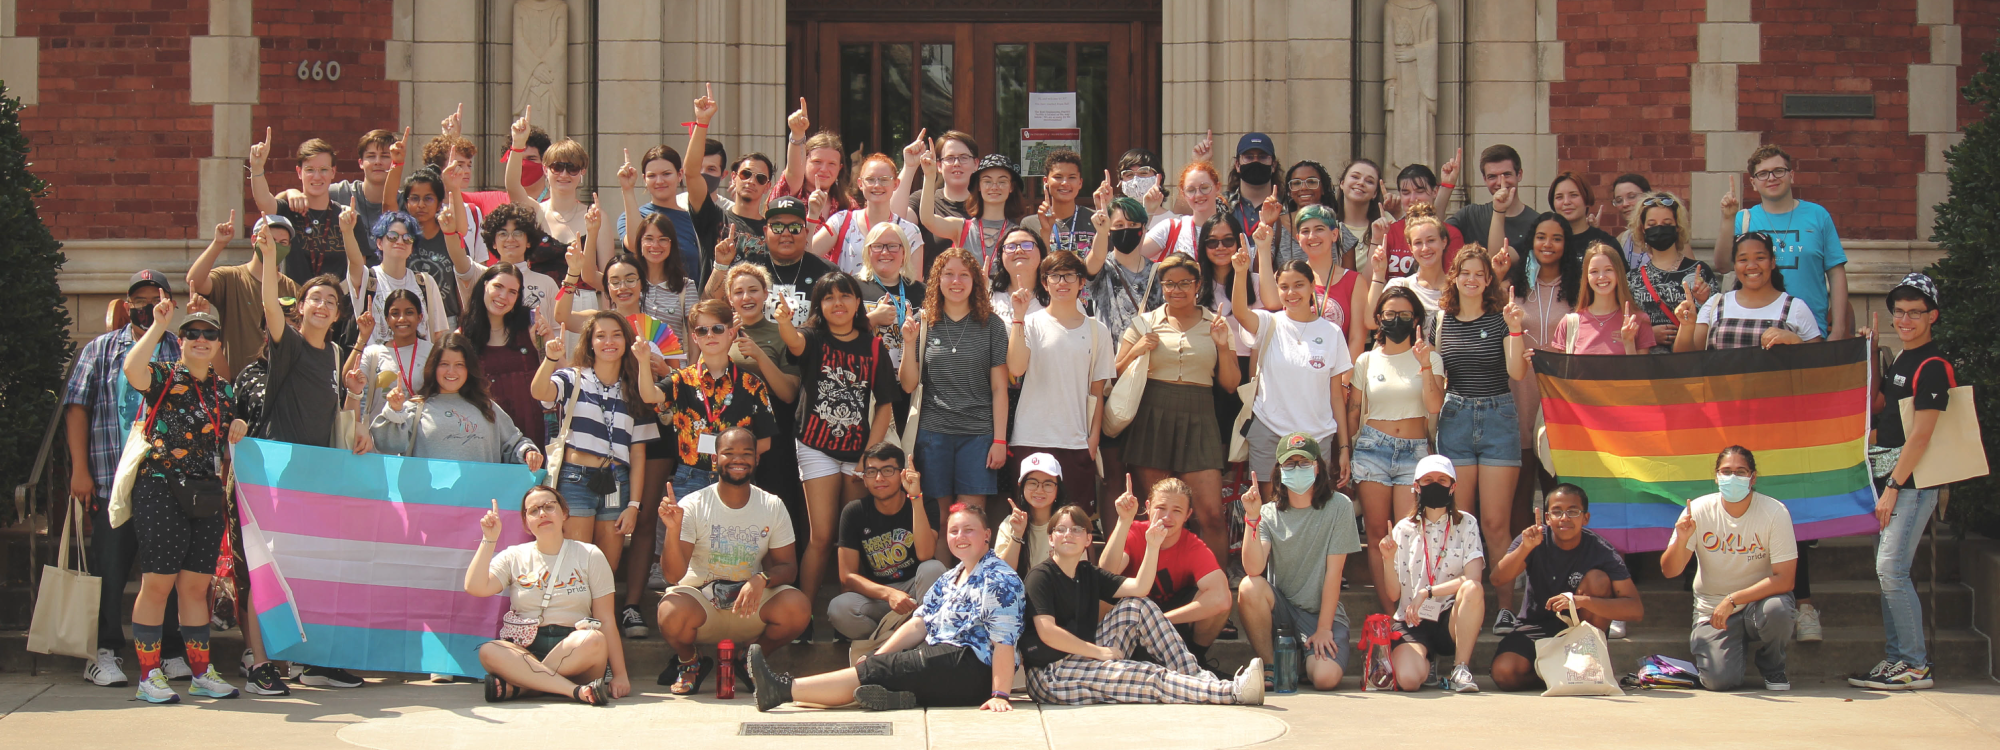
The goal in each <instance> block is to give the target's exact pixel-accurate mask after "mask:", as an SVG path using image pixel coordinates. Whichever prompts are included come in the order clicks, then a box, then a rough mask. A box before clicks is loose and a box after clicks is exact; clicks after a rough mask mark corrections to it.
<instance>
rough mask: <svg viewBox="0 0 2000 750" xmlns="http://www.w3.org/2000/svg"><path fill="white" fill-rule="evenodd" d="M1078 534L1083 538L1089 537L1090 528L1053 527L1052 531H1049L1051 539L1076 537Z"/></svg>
mask: <svg viewBox="0 0 2000 750" xmlns="http://www.w3.org/2000/svg"><path fill="white" fill-rule="evenodd" d="M1078 534H1080V535H1083V536H1090V527H1088V526H1057V527H1055V528H1053V529H1049V536H1052V537H1053V536H1071V535H1078Z"/></svg>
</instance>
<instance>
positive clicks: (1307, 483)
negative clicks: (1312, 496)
mask: <svg viewBox="0 0 2000 750" xmlns="http://www.w3.org/2000/svg"><path fill="white" fill-rule="evenodd" d="M1317 474H1318V471H1316V467H1314V466H1311V465H1306V466H1285V467H1280V468H1279V469H1278V480H1279V481H1281V482H1284V484H1285V489H1289V490H1291V491H1293V492H1306V491H1308V490H1311V489H1312V486H1313V477H1314V476H1316V475H1317Z"/></svg>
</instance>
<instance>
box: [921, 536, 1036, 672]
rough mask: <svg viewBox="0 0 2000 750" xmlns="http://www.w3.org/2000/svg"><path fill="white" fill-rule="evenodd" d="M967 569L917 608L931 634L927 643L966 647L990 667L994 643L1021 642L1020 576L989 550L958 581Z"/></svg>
mask: <svg viewBox="0 0 2000 750" xmlns="http://www.w3.org/2000/svg"><path fill="white" fill-rule="evenodd" d="M963 567H965V563H963V562H961V563H959V564H958V565H957V566H956V567H953V568H952V569H951V570H950V571H949V572H947V573H945V574H944V576H942V577H940V578H938V579H937V583H934V584H932V585H931V590H930V593H928V594H925V595H924V603H923V606H920V607H918V608H917V616H918V617H921V618H923V619H924V625H926V626H927V630H928V632H926V633H925V634H924V642H925V643H928V644H932V645H936V644H940V643H947V644H951V645H953V646H964V647H966V648H970V649H972V652H973V653H974V654H977V655H978V656H979V660H980V661H982V662H985V663H987V664H992V663H993V644H995V643H999V644H1003V645H1007V646H1012V645H1014V644H1015V642H1017V641H1019V640H1021V603H1022V599H1023V593H1022V588H1021V577H1020V576H1019V575H1016V574H1015V573H1014V569H1013V568H1010V567H1008V566H1007V563H1005V562H1001V560H1000V558H999V557H997V556H995V555H994V554H993V552H992V551H991V550H988V551H987V553H986V556H985V557H982V558H980V559H979V567H976V568H973V569H972V575H970V576H966V579H965V582H964V583H960V582H959V580H958V574H959V569H960V568H963Z"/></svg>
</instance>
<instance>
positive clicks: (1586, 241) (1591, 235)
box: [1482, 219, 1628, 271]
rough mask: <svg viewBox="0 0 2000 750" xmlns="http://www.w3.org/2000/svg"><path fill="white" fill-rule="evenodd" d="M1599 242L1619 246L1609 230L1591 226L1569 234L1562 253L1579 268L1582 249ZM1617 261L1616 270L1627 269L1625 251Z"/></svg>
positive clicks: (1614, 246) (1614, 247)
mask: <svg viewBox="0 0 2000 750" xmlns="http://www.w3.org/2000/svg"><path fill="white" fill-rule="evenodd" d="M1488 221H1492V219H1488ZM1599 242H1602V243H1604V244H1606V245H1610V246H1611V247H1612V248H1613V249H1616V248H1618V247H1620V245H1619V244H1618V238H1617V237H1613V236H1611V233H1610V232H1606V231H1604V230H1602V229H1598V228H1597V227H1591V228H1589V229H1585V230H1583V231H1582V232H1578V233H1576V234H1572V235H1570V236H1569V243H1568V244H1565V245H1563V254H1564V255H1566V256H1569V259H1570V260H1573V261H1576V262H1577V263H1578V266H1577V267H1578V268H1581V267H1582V265H1581V264H1582V263H1583V251H1585V250H1589V249H1590V246H1591V245H1595V244H1597V243H1599ZM1482 244H1483V243H1482ZM1618 263H1619V264H1620V265H1619V267H1618V270H1620V271H1624V270H1628V269H1626V268H1625V267H1624V265H1623V264H1624V263H1625V253H1624V252H1622V251H1621V252H1619V253H1618Z"/></svg>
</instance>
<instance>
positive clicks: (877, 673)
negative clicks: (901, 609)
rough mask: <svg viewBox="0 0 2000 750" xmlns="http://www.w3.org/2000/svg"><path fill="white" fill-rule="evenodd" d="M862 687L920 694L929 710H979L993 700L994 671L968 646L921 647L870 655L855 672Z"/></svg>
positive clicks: (918, 699)
mask: <svg viewBox="0 0 2000 750" xmlns="http://www.w3.org/2000/svg"><path fill="white" fill-rule="evenodd" d="M854 675H855V677H856V678H858V679H860V680H861V684H863V685H880V686H882V687H885V688H888V689H890V690H898V691H904V692H910V693H916V694H917V705H920V706H924V707H927V708H939V707H947V706H977V705H980V704H983V703H985V702H986V699H988V698H991V697H992V696H993V667H992V666H991V665H989V664H987V663H986V662H983V661H980V660H979V655H978V654H976V653H973V651H972V649H970V648H967V647H965V646H954V645H951V644H948V643H940V644H937V645H928V644H926V645H922V646H918V647H916V648H912V649H904V650H902V651H897V652H895V653H892V654H887V655H881V656H875V655H871V656H869V657H868V658H867V659H866V660H864V661H862V662H861V664H860V665H859V666H856V667H855V668H854Z"/></svg>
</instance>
